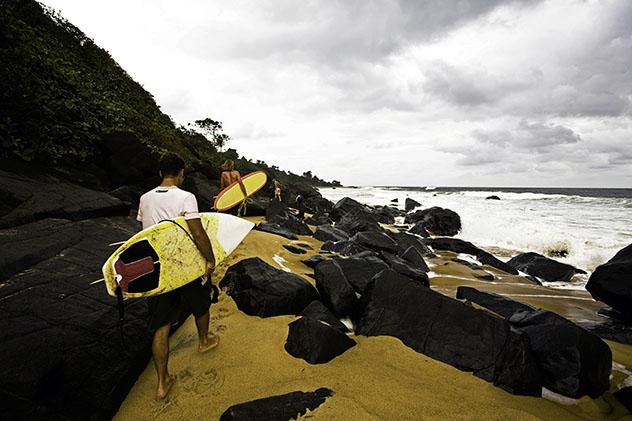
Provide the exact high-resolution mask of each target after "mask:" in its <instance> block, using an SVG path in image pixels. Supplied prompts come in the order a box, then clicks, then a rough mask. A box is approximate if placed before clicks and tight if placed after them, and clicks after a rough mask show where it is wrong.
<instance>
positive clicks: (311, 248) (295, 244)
mask: <svg viewBox="0 0 632 421" xmlns="http://www.w3.org/2000/svg"><path fill="white" fill-rule="evenodd" d="M292 245H294V246H296V247H300V248H302V249H304V250H314V247H312V246H310V245H309V244H307V243H304V242H302V241H295V242H293V243H292Z"/></svg>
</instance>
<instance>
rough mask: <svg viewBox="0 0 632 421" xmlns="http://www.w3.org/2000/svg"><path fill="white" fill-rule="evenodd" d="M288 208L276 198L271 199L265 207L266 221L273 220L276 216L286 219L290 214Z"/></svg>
mask: <svg viewBox="0 0 632 421" xmlns="http://www.w3.org/2000/svg"><path fill="white" fill-rule="evenodd" d="M291 214H292V212H290V208H288V207H287V205H285V204H284V203H282V202H279V201H278V200H272V201H270V203H269V204H268V207H267V208H266V220H267V221H268V222H274V220H275V219H276V218H280V219H286V218H289V217H290V216H291Z"/></svg>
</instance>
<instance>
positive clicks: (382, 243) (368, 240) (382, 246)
mask: <svg viewBox="0 0 632 421" xmlns="http://www.w3.org/2000/svg"><path fill="white" fill-rule="evenodd" d="M349 241H351V242H354V243H357V244H359V245H360V246H362V247H365V248H368V249H370V250H373V251H377V252H379V251H387V252H390V253H397V251H398V247H397V244H396V243H395V241H393V239H392V238H391V237H389V236H388V235H387V234H386V233H385V232H383V231H363V232H359V233H357V234H355V235H354V236H353V237H351V238H350V239H349Z"/></svg>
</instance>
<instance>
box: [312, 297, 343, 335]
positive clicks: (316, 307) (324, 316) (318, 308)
mask: <svg viewBox="0 0 632 421" xmlns="http://www.w3.org/2000/svg"><path fill="white" fill-rule="evenodd" d="M300 316H303V317H306V318H308V319H313V320H320V321H321V322H325V323H327V324H328V325H329V326H331V327H333V328H334V329H336V330H337V331H339V332H342V333H346V332H348V331H349V329H347V326H345V325H344V324H343V323H342V322H341V321H340V320H339V319H338V318H337V317H336V316H335V315H334V314H333V313H332V312H331V310H329V309H328V308H327V307H325V305H324V304H323V303H321V302H320V301H317V300H314V301H312V302H311V303H310V304H309V305H308V306H307V307H305V309H304V310H303V311H302V312H301V314H300Z"/></svg>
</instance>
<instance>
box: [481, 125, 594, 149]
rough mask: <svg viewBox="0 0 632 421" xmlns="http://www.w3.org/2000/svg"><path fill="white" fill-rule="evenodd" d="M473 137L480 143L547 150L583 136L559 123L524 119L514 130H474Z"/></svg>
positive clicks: (579, 139) (572, 141)
mask: <svg viewBox="0 0 632 421" xmlns="http://www.w3.org/2000/svg"><path fill="white" fill-rule="evenodd" d="M471 135H472V137H473V138H474V139H476V140H478V141H479V142H480V143H487V144H491V145H496V146H499V147H503V148H504V147H509V148H519V149H538V150H545V149H547V148H549V147H551V146H554V145H563V144H568V143H577V142H579V141H581V136H580V135H579V134H577V133H575V132H574V131H573V130H572V129H570V128H568V127H564V126H562V125H559V124H546V123H542V122H528V121H526V120H522V121H520V122H519V123H518V125H517V126H516V127H515V128H514V129H513V130H507V129H500V130H480V129H479V130H474V131H472V133H471Z"/></svg>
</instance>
